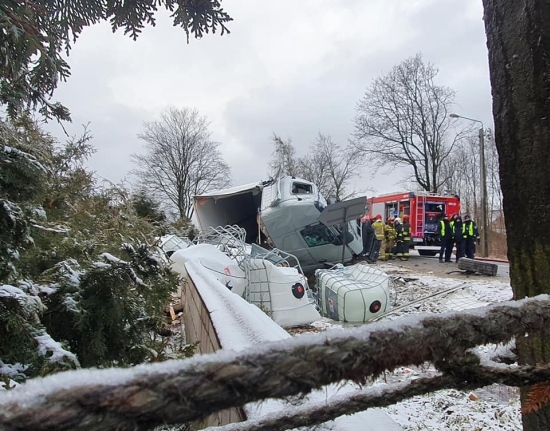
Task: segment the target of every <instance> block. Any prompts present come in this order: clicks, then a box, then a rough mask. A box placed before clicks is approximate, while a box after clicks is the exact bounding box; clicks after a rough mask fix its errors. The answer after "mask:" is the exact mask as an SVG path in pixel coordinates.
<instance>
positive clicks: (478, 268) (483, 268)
mask: <svg viewBox="0 0 550 431" xmlns="http://www.w3.org/2000/svg"><path fill="white" fill-rule="evenodd" d="M458 269H462V270H464V271H470V272H477V273H479V274H484V275H493V276H494V275H497V271H498V265H497V264H495V263H491V262H486V261H483V260H474V259H468V258H466V257H462V258H460V260H459V261H458Z"/></svg>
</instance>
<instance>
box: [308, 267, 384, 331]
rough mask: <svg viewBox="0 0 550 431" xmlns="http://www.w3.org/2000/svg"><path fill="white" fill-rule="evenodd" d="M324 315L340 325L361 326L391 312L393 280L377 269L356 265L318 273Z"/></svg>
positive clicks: (317, 283) (316, 272)
mask: <svg viewBox="0 0 550 431" xmlns="http://www.w3.org/2000/svg"><path fill="white" fill-rule="evenodd" d="M315 275H316V279H317V281H316V285H317V289H318V295H319V300H320V303H321V309H322V311H323V314H324V315H325V316H327V317H329V318H330V319H333V320H336V321H340V322H350V323H361V322H366V321H368V320H370V319H373V318H374V317H378V316H379V315H381V314H383V313H385V312H386V311H388V310H389V309H390V307H391V306H390V295H389V289H390V278H389V276H388V275H387V274H386V273H385V272H383V271H381V270H379V269H378V268H376V267H373V266H370V265H365V264H357V265H353V266H348V267H342V266H341V265H339V267H336V268H334V269H319V270H317V271H315Z"/></svg>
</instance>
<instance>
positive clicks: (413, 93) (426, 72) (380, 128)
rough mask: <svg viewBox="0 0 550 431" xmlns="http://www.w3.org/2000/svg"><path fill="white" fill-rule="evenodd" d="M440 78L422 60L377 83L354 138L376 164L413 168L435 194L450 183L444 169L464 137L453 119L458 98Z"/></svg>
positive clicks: (361, 108) (362, 110)
mask: <svg viewBox="0 0 550 431" xmlns="http://www.w3.org/2000/svg"><path fill="white" fill-rule="evenodd" d="M437 73H438V70H437V69H436V68H434V67H433V66H432V65H431V64H425V63H424V61H423V60H422V55H421V54H417V55H416V56H415V57H411V58H408V59H406V60H405V61H403V62H402V63H401V64H399V65H397V66H395V67H394V68H393V69H392V70H391V71H390V72H389V73H388V74H386V75H383V76H381V77H379V78H377V79H376V80H374V82H373V84H372V85H371V87H370V88H369V89H368V90H367V92H366V93H365V95H364V96H363V98H362V99H361V101H360V102H359V104H358V106H357V115H356V118H355V133H354V137H355V139H356V140H357V144H358V146H359V148H360V149H361V150H362V151H364V152H365V154H366V155H367V156H368V159H369V160H370V161H371V162H374V163H376V164H377V166H378V167H382V166H390V167H397V166H406V167H409V168H411V169H412V171H413V173H412V175H411V177H412V178H414V180H415V181H416V182H417V183H418V184H419V185H420V186H421V187H422V188H423V189H424V190H427V191H431V192H437V191H438V189H439V188H440V186H441V184H442V183H443V182H444V178H441V172H440V168H441V165H442V164H443V162H444V161H445V159H446V158H447V157H448V156H449V154H450V152H451V150H452V148H453V145H454V143H455V142H456V140H457V139H459V138H460V137H461V135H462V132H461V133H458V134H456V133H454V127H453V125H454V123H455V122H454V120H452V119H451V118H449V116H448V114H449V108H450V107H451V105H452V104H453V102H454V97H455V92H454V91H453V90H452V89H450V88H448V87H444V86H439V85H436V84H435V82H434V80H435V77H436V75H437ZM451 132H453V133H451Z"/></svg>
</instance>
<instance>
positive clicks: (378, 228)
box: [372, 214, 386, 260]
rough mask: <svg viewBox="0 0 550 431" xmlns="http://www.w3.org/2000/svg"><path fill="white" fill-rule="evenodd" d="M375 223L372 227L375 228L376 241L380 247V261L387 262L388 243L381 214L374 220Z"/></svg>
mask: <svg viewBox="0 0 550 431" xmlns="http://www.w3.org/2000/svg"><path fill="white" fill-rule="evenodd" d="M374 219H375V221H374V223H373V224H372V227H373V228H374V235H375V236H376V240H377V241H378V244H379V246H380V255H379V256H378V259H380V260H386V244H385V243H386V241H385V238H384V222H383V221H382V216H381V215H380V214H376V217H375V218H374Z"/></svg>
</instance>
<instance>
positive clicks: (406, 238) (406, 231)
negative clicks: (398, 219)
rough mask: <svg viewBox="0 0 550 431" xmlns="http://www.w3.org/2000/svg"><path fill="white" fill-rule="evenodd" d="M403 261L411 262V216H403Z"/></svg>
mask: <svg viewBox="0 0 550 431" xmlns="http://www.w3.org/2000/svg"><path fill="white" fill-rule="evenodd" d="M401 226H402V228H401V237H402V240H401V247H402V250H401V260H409V248H410V245H411V224H410V223H409V215H408V214H405V215H404V216H403V224H402V225H401Z"/></svg>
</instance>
